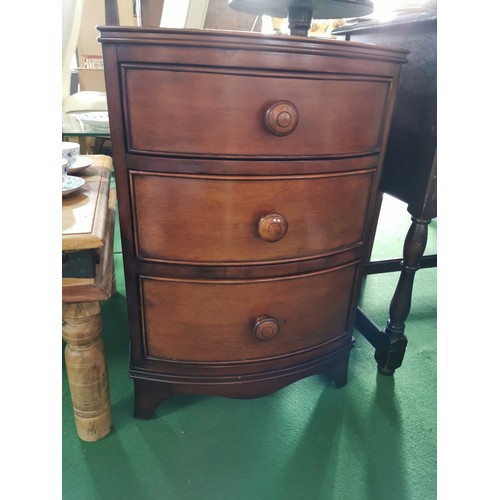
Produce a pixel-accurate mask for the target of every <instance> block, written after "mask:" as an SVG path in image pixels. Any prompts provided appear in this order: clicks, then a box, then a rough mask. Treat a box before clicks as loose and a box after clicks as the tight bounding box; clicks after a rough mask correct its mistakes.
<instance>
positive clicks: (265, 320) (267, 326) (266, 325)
mask: <svg viewBox="0 0 500 500" xmlns="http://www.w3.org/2000/svg"><path fill="white" fill-rule="evenodd" d="M279 330H280V327H279V325H278V322H277V321H276V320H275V319H273V318H270V317H268V316H261V317H260V318H257V321H256V322H255V326H254V328H253V331H254V333H255V336H256V337H257V338H258V339H259V340H271V339H272V338H274V337H276V335H278V332H279Z"/></svg>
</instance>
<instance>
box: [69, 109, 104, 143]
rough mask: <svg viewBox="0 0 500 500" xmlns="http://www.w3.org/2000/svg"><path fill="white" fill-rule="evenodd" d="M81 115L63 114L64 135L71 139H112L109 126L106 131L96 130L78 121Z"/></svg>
mask: <svg viewBox="0 0 500 500" xmlns="http://www.w3.org/2000/svg"><path fill="white" fill-rule="evenodd" d="M78 114H79V113H62V135H63V136H67V137H71V136H78V137H106V138H110V137H111V135H110V132H109V125H108V127H107V128H106V129H101V128H99V129H96V128H94V127H91V126H90V125H88V124H86V123H83V122H82V121H80V120H78V118H77V117H78Z"/></svg>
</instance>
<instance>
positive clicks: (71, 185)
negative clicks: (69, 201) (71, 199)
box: [62, 175, 85, 196]
mask: <svg viewBox="0 0 500 500" xmlns="http://www.w3.org/2000/svg"><path fill="white" fill-rule="evenodd" d="M84 184H85V180H84V179H82V178H81V177H75V176H73V175H67V176H66V181H65V182H63V185H62V195H63V196H66V195H68V194H70V193H73V192H74V191H76V190H77V189H80V188H81V187H82V186H83V185H84Z"/></svg>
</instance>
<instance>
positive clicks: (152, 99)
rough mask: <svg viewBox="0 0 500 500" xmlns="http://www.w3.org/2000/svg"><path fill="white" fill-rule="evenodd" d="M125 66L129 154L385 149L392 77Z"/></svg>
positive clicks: (334, 152) (252, 154)
mask: <svg viewBox="0 0 500 500" xmlns="http://www.w3.org/2000/svg"><path fill="white" fill-rule="evenodd" d="M123 68H124V71H123V73H122V75H123V76H122V78H123V88H124V100H125V103H124V108H125V114H126V124H127V130H126V133H127V143H128V148H129V151H130V152H139V153H141V152H142V153H153V154H169V155H187V156H197V155H201V156H203V155H205V156H213V157H221V156H224V157H242V156H243V157H244V156H247V157H252V158H256V157H289V156H295V157H297V156H302V157H321V156H335V155H342V154H359V153H363V152H368V151H377V150H379V148H380V146H381V136H382V134H381V131H382V127H383V125H384V122H385V118H386V108H387V103H388V93H389V88H390V80H389V79H381V78H375V77H373V78H369V77H346V76H343V77H340V76H338V75H328V74H322V75H316V76H311V75H303V76H300V77H297V75H296V74H295V73H290V74H287V73H281V74H279V73H278V72H276V73H269V72H267V73H259V72H256V71H255V72H246V73H245V72H239V73H238V72H237V71H236V70H234V72H232V73H230V71H231V70H229V69H227V70H226V72H222V70H221V72H216V70H214V69H208V68H207V69H205V70H204V71H203V72H201V71H200V70H199V69H198V70H195V69H194V68H191V69H190V68H186V67H182V70H179V67H175V69H173V68H169V67H158V66H157V67H135V66H127V65H124V66H123ZM305 89H306V91H304V90H305Z"/></svg>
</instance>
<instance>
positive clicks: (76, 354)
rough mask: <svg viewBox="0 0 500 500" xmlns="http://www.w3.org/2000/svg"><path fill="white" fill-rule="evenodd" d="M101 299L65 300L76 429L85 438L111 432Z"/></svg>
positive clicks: (64, 332) (65, 335)
mask: <svg viewBox="0 0 500 500" xmlns="http://www.w3.org/2000/svg"><path fill="white" fill-rule="evenodd" d="M100 310H101V309H100V305H99V302H78V303H63V305H62V312H63V314H62V316H63V328H62V335H63V339H64V341H65V342H66V348H65V351H64V357H65V360H66V370H67V373H68V381H69V388H70V392H71V400H72V402H73V411H74V414H75V423H76V431H77V433H78V437H79V438H80V439H82V440H83V441H98V440H99V439H102V438H103V437H105V436H107V435H108V434H109V433H110V432H111V426H112V423H111V402H110V397H109V385H108V371H107V366H106V359H105V357H104V343H103V341H102V339H101V331H102V321H101V316H100Z"/></svg>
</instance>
